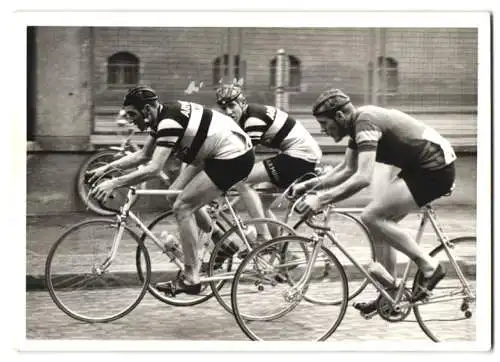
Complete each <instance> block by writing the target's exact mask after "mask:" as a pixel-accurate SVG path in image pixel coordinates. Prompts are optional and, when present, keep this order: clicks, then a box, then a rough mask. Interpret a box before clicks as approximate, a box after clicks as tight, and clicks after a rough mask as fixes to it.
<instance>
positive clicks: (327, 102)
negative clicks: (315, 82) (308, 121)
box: [312, 88, 351, 116]
mask: <svg viewBox="0 0 500 362" xmlns="http://www.w3.org/2000/svg"><path fill="white" fill-rule="evenodd" d="M350 102H351V100H350V98H349V97H348V96H347V95H346V94H345V93H344V92H342V91H341V90H340V89H335V88H332V89H328V90H326V91H324V92H323V93H321V94H320V96H319V97H318V99H316V102H314V105H313V108H312V113H313V115H314V116H318V115H320V114H324V113H332V112H335V111H337V110H339V109H340V108H342V107H343V106H345V105H346V104H348V103H350Z"/></svg>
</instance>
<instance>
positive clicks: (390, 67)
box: [368, 56, 399, 95]
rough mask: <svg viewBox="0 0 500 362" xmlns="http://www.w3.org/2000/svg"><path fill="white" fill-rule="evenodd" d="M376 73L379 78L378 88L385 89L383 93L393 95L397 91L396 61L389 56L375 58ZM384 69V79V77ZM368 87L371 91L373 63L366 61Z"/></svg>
mask: <svg viewBox="0 0 500 362" xmlns="http://www.w3.org/2000/svg"><path fill="white" fill-rule="evenodd" d="M377 63H378V64H377V75H378V80H379V88H380V89H385V92H384V93H385V95H393V94H395V93H397V92H398V87H399V79H398V62H397V61H396V59H394V58H391V57H382V56H379V57H378V58H377ZM384 70H385V79H384ZM368 88H369V91H372V88H373V63H372V62H369V63H368Z"/></svg>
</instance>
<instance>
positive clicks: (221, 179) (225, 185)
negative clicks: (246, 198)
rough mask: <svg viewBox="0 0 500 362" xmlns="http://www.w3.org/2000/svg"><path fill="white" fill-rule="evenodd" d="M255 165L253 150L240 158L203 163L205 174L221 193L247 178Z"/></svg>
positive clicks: (212, 160) (210, 160)
mask: <svg viewBox="0 0 500 362" xmlns="http://www.w3.org/2000/svg"><path fill="white" fill-rule="evenodd" d="M254 163H255V153H254V150H253V148H252V149H250V150H248V151H247V152H246V153H244V154H242V155H241V156H238V157H235V158H231V159H227V160H219V159H215V158H212V159H209V160H206V161H205V172H206V173H207V175H208V177H210V180H212V182H213V183H214V184H215V185H216V186H217V187H218V188H219V189H220V190H222V191H227V190H229V189H230V188H231V187H232V186H233V185H235V184H237V183H238V182H239V181H241V180H243V179H244V178H246V177H248V175H249V174H250V171H252V168H253V165H254Z"/></svg>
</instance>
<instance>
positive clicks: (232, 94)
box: [215, 84, 244, 106]
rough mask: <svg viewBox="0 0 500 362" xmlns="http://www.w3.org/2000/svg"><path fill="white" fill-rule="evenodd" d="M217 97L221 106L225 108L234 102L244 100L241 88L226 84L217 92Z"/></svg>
mask: <svg viewBox="0 0 500 362" xmlns="http://www.w3.org/2000/svg"><path fill="white" fill-rule="evenodd" d="M215 96H216V98H217V100H216V101H217V104H218V105H219V106H225V105H226V104H228V103H231V102H232V101H235V100H243V99H244V97H243V94H242V93H241V87H240V86H239V85H236V84H224V85H222V86H220V87H219V88H217V90H216V91H215Z"/></svg>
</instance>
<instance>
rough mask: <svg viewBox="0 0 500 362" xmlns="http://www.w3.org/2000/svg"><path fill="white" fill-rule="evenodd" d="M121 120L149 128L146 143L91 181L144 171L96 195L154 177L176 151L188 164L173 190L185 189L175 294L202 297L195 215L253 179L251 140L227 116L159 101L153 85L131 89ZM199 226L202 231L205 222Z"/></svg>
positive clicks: (179, 210) (178, 205)
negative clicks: (114, 172) (119, 171)
mask: <svg viewBox="0 0 500 362" xmlns="http://www.w3.org/2000/svg"><path fill="white" fill-rule="evenodd" d="M120 116H121V117H125V118H127V119H128V120H130V121H132V122H134V123H135V124H136V125H137V127H139V129H141V130H142V131H145V130H147V129H149V131H150V132H149V136H148V138H147V140H146V142H145V145H144V147H143V148H142V149H141V150H140V151H137V152H136V153H134V154H132V155H129V156H125V157H123V158H121V159H119V160H116V161H113V162H112V163H110V164H108V165H105V166H103V167H100V168H98V169H96V170H93V171H91V172H92V173H93V175H92V177H91V179H90V180H89V181H90V182H92V181H94V180H97V179H98V178H99V177H100V176H101V175H103V174H104V173H105V172H106V170H108V169H110V168H130V167H134V166H137V165H140V164H143V165H144V167H141V168H138V169H137V170H135V171H133V172H131V173H128V174H126V175H123V176H120V177H117V178H114V179H111V180H107V181H104V182H102V183H100V184H99V185H97V186H96V187H95V188H93V190H92V195H94V197H95V198H96V199H98V200H105V199H106V198H107V197H108V196H109V195H110V194H111V192H112V191H113V189H115V188H117V187H122V186H127V185H134V184H137V183H140V182H143V181H145V180H147V179H149V178H151V177H154V176H155V175H157V174H158V173H159V172H160V171H161V170H162V168H163V165H164V163H165V161H166V160H167V159H168V157H169V155H170V153H171V152H176V153H177V155H178V156H179V157H180V158H181V159H182V161H183V162H185V163H186V164H188V166H187V167H186V168H185V169H184V170H183V171H182V172H181V174H180V175H179V176H178V178H177V179H176V180H175V181H174V183H173V184H172V185H171V187H170V188H171V189H177V190H182V192H181V193H180V194H179V196H178V197H177V199H176V201H175V203H174V207H173V211H174V215H175V217H176V220H177V223H178V226H179V234H180V237H181V246H182V249H183V252H184V265H185V270H184V274H183V275H182V277H181V278H178V279H176V280H175V281H174V288H173V291H174V293H175V294H178V293H188V294H198V293H199V292H200V290H201V284H200V275H199V273H200V270H199V269H200V267H201V265H199V264H200V262H199V260H198V258H197V255H198V243H197V237H198V236H197V224H196V219H195V215H194V213H195V211H199V210H200V208H201V207H202V206H203V205H206V204H207V203H209V202H210V201H212V200H213V199H215V198H216V197H218V196H219V195H220V194H221V193H222V192H224V191H227V190H228V189H230V188H231V187H232V186H233V185H235V184H236V183H238V182H239V181H241V180H243V179H245V178H246V177H247V176H248V174H249V173H250V171H251V169H252V167H253V164H254V162H255V156H254V151H253V149H252V144H251V141H250V139H249V137H248V136H247V135H246V134H245V132H243V130H241V128H240V127H238V126H237V125H236V124H233V122H232V121H231V119H229V118H228V117H227V116H225V115H223V114H222V113H219V112H217V111H214V110H210V109H208V108H204V107H203V106H201V105H199V104H196V103H191V102H183V101H176V102H171V103H160V102H159V101H158V96H157V95H156V93H155V92H154V91H153V90H152V89H151V88H149V87H142V86H141V87H136V88H133V89H131V90H130V91H129V92H128V93H127V95H126V96H125V98H124V102H123V108H122V110H121V112H120ZM227 170H231V172H227ZM198 221H199V220H198ZM207 224H208V223H207ZM200 227H202V228H203V226H202V225H201V224H200ZM157 287H158V286H157ZM158 289H160V288H158Z"/></svg>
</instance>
